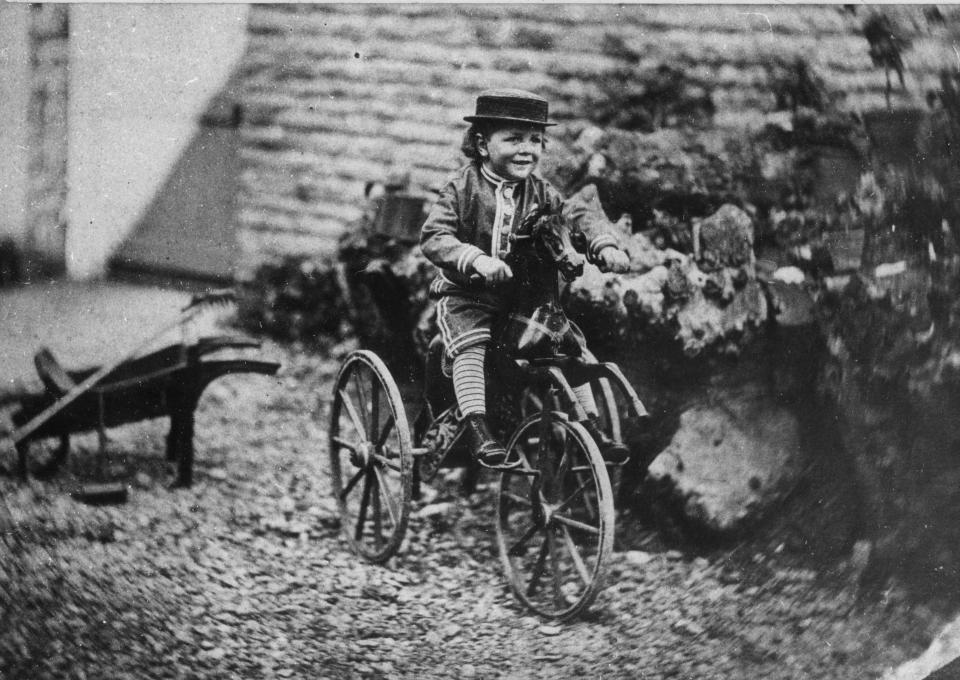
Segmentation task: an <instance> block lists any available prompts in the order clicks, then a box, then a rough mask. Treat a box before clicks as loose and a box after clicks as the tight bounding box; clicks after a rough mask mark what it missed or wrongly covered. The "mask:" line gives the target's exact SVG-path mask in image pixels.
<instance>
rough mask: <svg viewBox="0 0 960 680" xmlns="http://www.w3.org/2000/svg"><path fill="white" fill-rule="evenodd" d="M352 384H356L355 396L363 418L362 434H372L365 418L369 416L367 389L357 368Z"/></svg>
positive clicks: (368, 422)
mask: <svg viewBox="0 0 960 680" xmlns="http://www.w3.org/2000/svg"><path fill="white" fill-rule="evenodd" d="M353 384H354V385H356V387H357V397H359V398H360V416H361V418H362V419H363V432H364V434H373V431H372V430H371V429H370V421H368V420H367V418H368V417H369V416H368V414H367V390H366V389H365V388H364V386H363V380H361V378H360V371H359V370H357V371H355V372H354V374H353Z"/></svg>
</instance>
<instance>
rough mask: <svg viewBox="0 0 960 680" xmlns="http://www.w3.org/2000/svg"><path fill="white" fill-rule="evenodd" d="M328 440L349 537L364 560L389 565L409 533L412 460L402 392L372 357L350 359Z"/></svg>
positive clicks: (340, 379)
mask: <svg viewBox="0 0 960 680" xmlns="http://www.w3.org/2000/svg"><path fill="white" fill-rule="evenodd" d="M364 376H366V379H365V380H364ZM344 425H346V427H344ZM328 432H329V441H328V449H329V456H330V472H331V474H330V479H331V487H332V490H333V495H334V499H335V500H336V502H337V507H338V509H339V511H340V521H341V529H342V531H343V535H344V537H345V538H346V539H347V541H348V542H349V543H350V545H351V546H352V547H353V549H354V550H355V551H356V552H357V553H359V554H360V555H362V556H363V557H365V558H366V559H368V560H370V561H371V562H384V561H386V560H387V559H389V558H390V557H391V556H392V555H393V554H394V553H396V551H397V549H398V548H399V547H400V543H401V542H402V541H403V537H404V534H405V532H406V528H407V522H408V520H409V512H410V494H411V484H412V478H413V458H412V454H411V438H410V428H409V425H408V422H407V416H406V412H405V410H404V407H403V401H402V398H401V396H400V390H399V389H398V388H397V385H396V382H395V381H394V380H393V377H392V376H391V375H390V371H389V370H388V369H387V367H386V365H385V364H384V363H383V361H382V360H381V359H380V358H379V357H378V356H377V355H376V354H374V353H373V352H370V351H368V350H357V351H355V352H352V353H351V354H350V355H349V356H348V357H347V358H346V360H345V361H344V362H343V364H342V366H341V367H340V371H339V373H338V374H337V379H336V381H335V383H334V391H333V403H332V405H331V409H330V427H329V430H328ZM355 503H356V506H355V509H354V504H355Z"/></svg>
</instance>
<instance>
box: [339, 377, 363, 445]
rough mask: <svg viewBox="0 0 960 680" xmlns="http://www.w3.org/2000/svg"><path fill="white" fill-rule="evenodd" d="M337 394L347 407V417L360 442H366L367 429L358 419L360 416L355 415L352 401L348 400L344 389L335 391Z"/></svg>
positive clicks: (355, 408) (348, 397) (355, 409)
mask: <svg viewBox="0 0 960 680" xmlns="http://www.w3.org/2000/svg"><path fill="white" fill-rule="evenodd" d="M337 393H338V394H339V395H340V400H341V401H342V402H343V405H344V406H346V407H347V415H349V416H350V420H351V421H352V422H353V427H354V429H355V430H356V431H357V434H358V435H359V436H360V441H366V440H367V428H366V426H365V424H364V421H363V420H361V419H360V415H359V414H358V413H357V407H356V406H354V405H353V401H351V400H350V396H349V395H348V394H347V391H346V390H345V389H343V388H342V387H341V388H340V389H339V390H337Z"/></svg>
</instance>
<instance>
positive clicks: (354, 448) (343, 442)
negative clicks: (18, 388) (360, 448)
mask: <svg viewBox="0 0 960 680" xmlns="http://www.w3.org/2000/svg"><path fill="white" fill-rule="evenodd" d="M331 439H332V440H333V443H334V444H336V445H337V446H340V447H342V448H345V449H347V450H348V451H350V452H351V453H356V452H357V446H356V444H351V443H350V442H348V441H347V440H346V439H344V438H343V437H336V436H334V437H331Z"/></svg>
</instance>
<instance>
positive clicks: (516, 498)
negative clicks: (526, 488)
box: [500, 491, 533, 508]
mask: <svg viewBox="0 0 960 680" xmlns="http://www.w3.org/2000/svg"><path fill="white" fill-rule="evenodd" d="M500 495H501V496H506V497H507V498H509V499H510V500H512V501H513V502H514V503H519V504H520V505H526V506H527V507H528V508H529V507H531V506H532V505H533V503H531V502H530V499H529V498H524V497H523V496H521V495H520V494H516V493H513V492H511V491H501V492H500Z"/></svg>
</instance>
